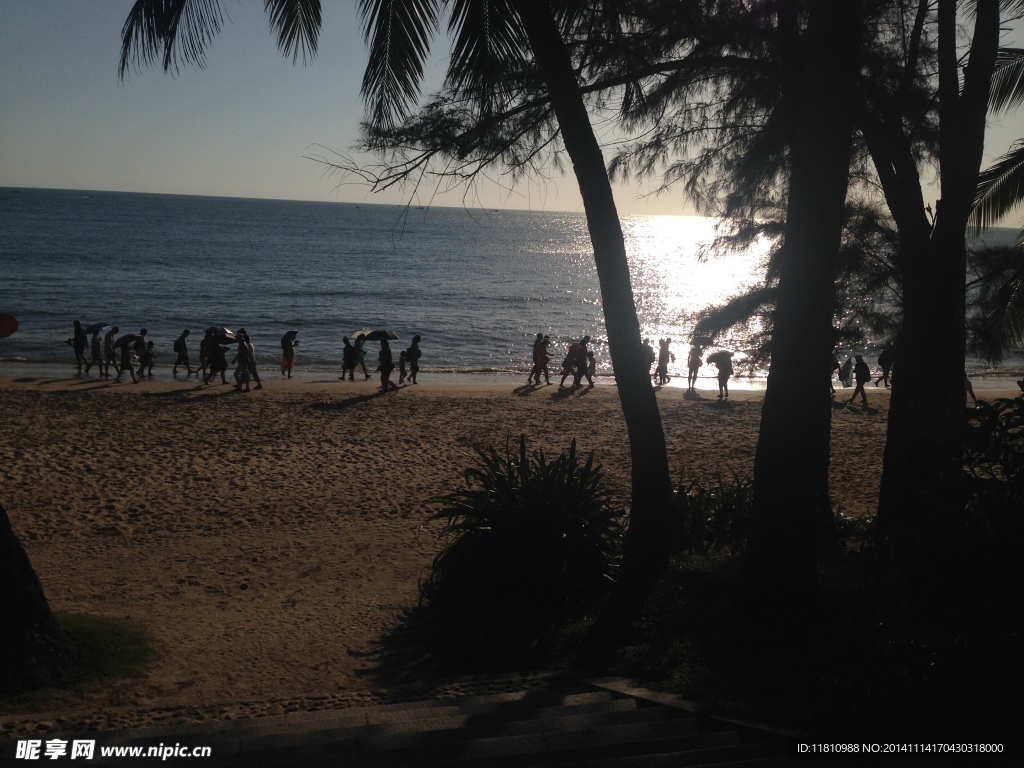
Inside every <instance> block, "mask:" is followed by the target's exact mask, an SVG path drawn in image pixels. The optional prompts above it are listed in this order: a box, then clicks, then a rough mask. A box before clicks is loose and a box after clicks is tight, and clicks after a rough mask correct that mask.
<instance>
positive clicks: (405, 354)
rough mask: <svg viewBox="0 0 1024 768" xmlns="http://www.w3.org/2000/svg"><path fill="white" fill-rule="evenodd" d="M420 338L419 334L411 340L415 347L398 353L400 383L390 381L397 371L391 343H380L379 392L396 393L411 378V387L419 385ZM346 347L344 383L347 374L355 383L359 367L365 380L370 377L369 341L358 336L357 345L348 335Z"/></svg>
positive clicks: (378, 365) (343, 361)
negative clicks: (367, 352) (367, 345)
mask: <svg viewBox="0 0 1024 768" xmlns="http://www.w3.org/2000/svg"><path fill="white" fill-rule="evenodd" d="M420 341H421V338H420V335H419V334H416V335H415V336H413V337H412V344H411V345H410V346H409V348H408V349H404V350H402V351H401V352H400V353H399V354H398V384H396V383H395V382H393V381H392V380H391V374H392V373H393V372H394V370H395V357H394V353H393V352H392V351H391V344H390V342H389V341H388V340H387V339H381V340H380V352H378V353H377V368H376V370H377V371H378V372H379V373H380V391H381V392H389V391H392V390H396V389H398V387H399V384H404V383H405V382H406V379H408V383H409V384H416V383H417V381H416V377H417V375H418V374H419V372H420V356H421V355H422V352H421V351H420ZM342 342H343V343H344V345H345V346H344V347H343V348H342V356H341V377H340V378H341V380H342V381H344V380H345V375H346V374H348V380H349V381H355V372H356V368H357V367H358V368H360V369H361V370H362V372H363V377H364V380H365V379H369V378H370V372H369V371H368V370H367V369H366V360H365V357H366V349H365V346H364V345H365V342H366V339H365V338H364V337H363V336H362V335H359V336H356V339H355V344H353V343H352V341H351V340H350V339H349V337H348V336H345V337H344V338H343V339H342Z"/></svg>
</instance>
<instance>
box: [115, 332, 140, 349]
mask: <svg viewBox="0 0 1024 768" xmlns="http://www.w3.org/2000/svg"><path fill="white" fill-rule="evenodd" d="M141 338H142V337H141V336H139V334H137V333H126V334H125V335H124V336H122V337H121V338H119V339H118V340H117V346H119V347H127V346H128V345H129V344H134V343H135V342H136V341H138V340H139V339H141Z"/></svg>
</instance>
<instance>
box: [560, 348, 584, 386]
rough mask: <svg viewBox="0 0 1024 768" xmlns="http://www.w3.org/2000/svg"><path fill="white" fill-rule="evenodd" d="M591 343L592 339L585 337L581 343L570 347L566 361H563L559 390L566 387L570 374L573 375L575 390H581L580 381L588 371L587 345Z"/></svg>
mask: <svg viewBox="0 0 1024 768" xmlns="http://www.w3.org/2000/svg"><path fill="white" fill-rule="evenodd" d="M589 341H590V337H589V336H584V337H583V338H582V339H580V340H579V341H575V342H573V343H572V344H570V345H569V349H568V351H567V352H566V355H565V359H564V360H563V361H562V380H561V381H560V382H558V388H559V389H562V388H563V387H565V380H566V379H567V378H569V375H570V374H571V375H572V386H573V388H574V389H578V388H579V386H580V379H582V378H583V373H584V372H585V371H586V365H587V344H588V343H589Z"/></svg>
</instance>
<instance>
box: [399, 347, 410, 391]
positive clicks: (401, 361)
mask: <svg viewBox="0 0 1024 768" xmlns="http://www.w3.org/2000/svg"><path fill="white" fill-rule="evenodd" d="M408 357H409V350H407V349H403V350H402V352H401V354H400V355H399V356H398V383H399V384H404V383H405V377H406V372H405V362H406V360H407V359H408Z"/></svg>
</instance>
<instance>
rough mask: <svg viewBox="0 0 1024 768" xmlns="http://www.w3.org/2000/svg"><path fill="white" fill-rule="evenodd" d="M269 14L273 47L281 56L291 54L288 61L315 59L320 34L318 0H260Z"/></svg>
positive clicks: (303, 61) (305, 61)
mask: <svg viewBox="0 0 1024 768" xmlns="http://www.w3.org/2000/svg"><path fill="white" fill-rule="evenodd" d="M263 8H264V9H265V10H266V12H267V14H268V15H269V16H270V28H271V29H272V30H273V31H274V32H276V33H277V47H278V50H280V51H281V54H282V55H283V56H288V55H291V57H292V63H293V64H294V63H296V62H298V60H299V54H300V53H301V54H302V63H303V64H305V63H307V61H310V60H312V59H315V58H316V50H317V41H318V39H319V37H320V23H321V14H320V11H321V9H320V0H263Z"/></svg>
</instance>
